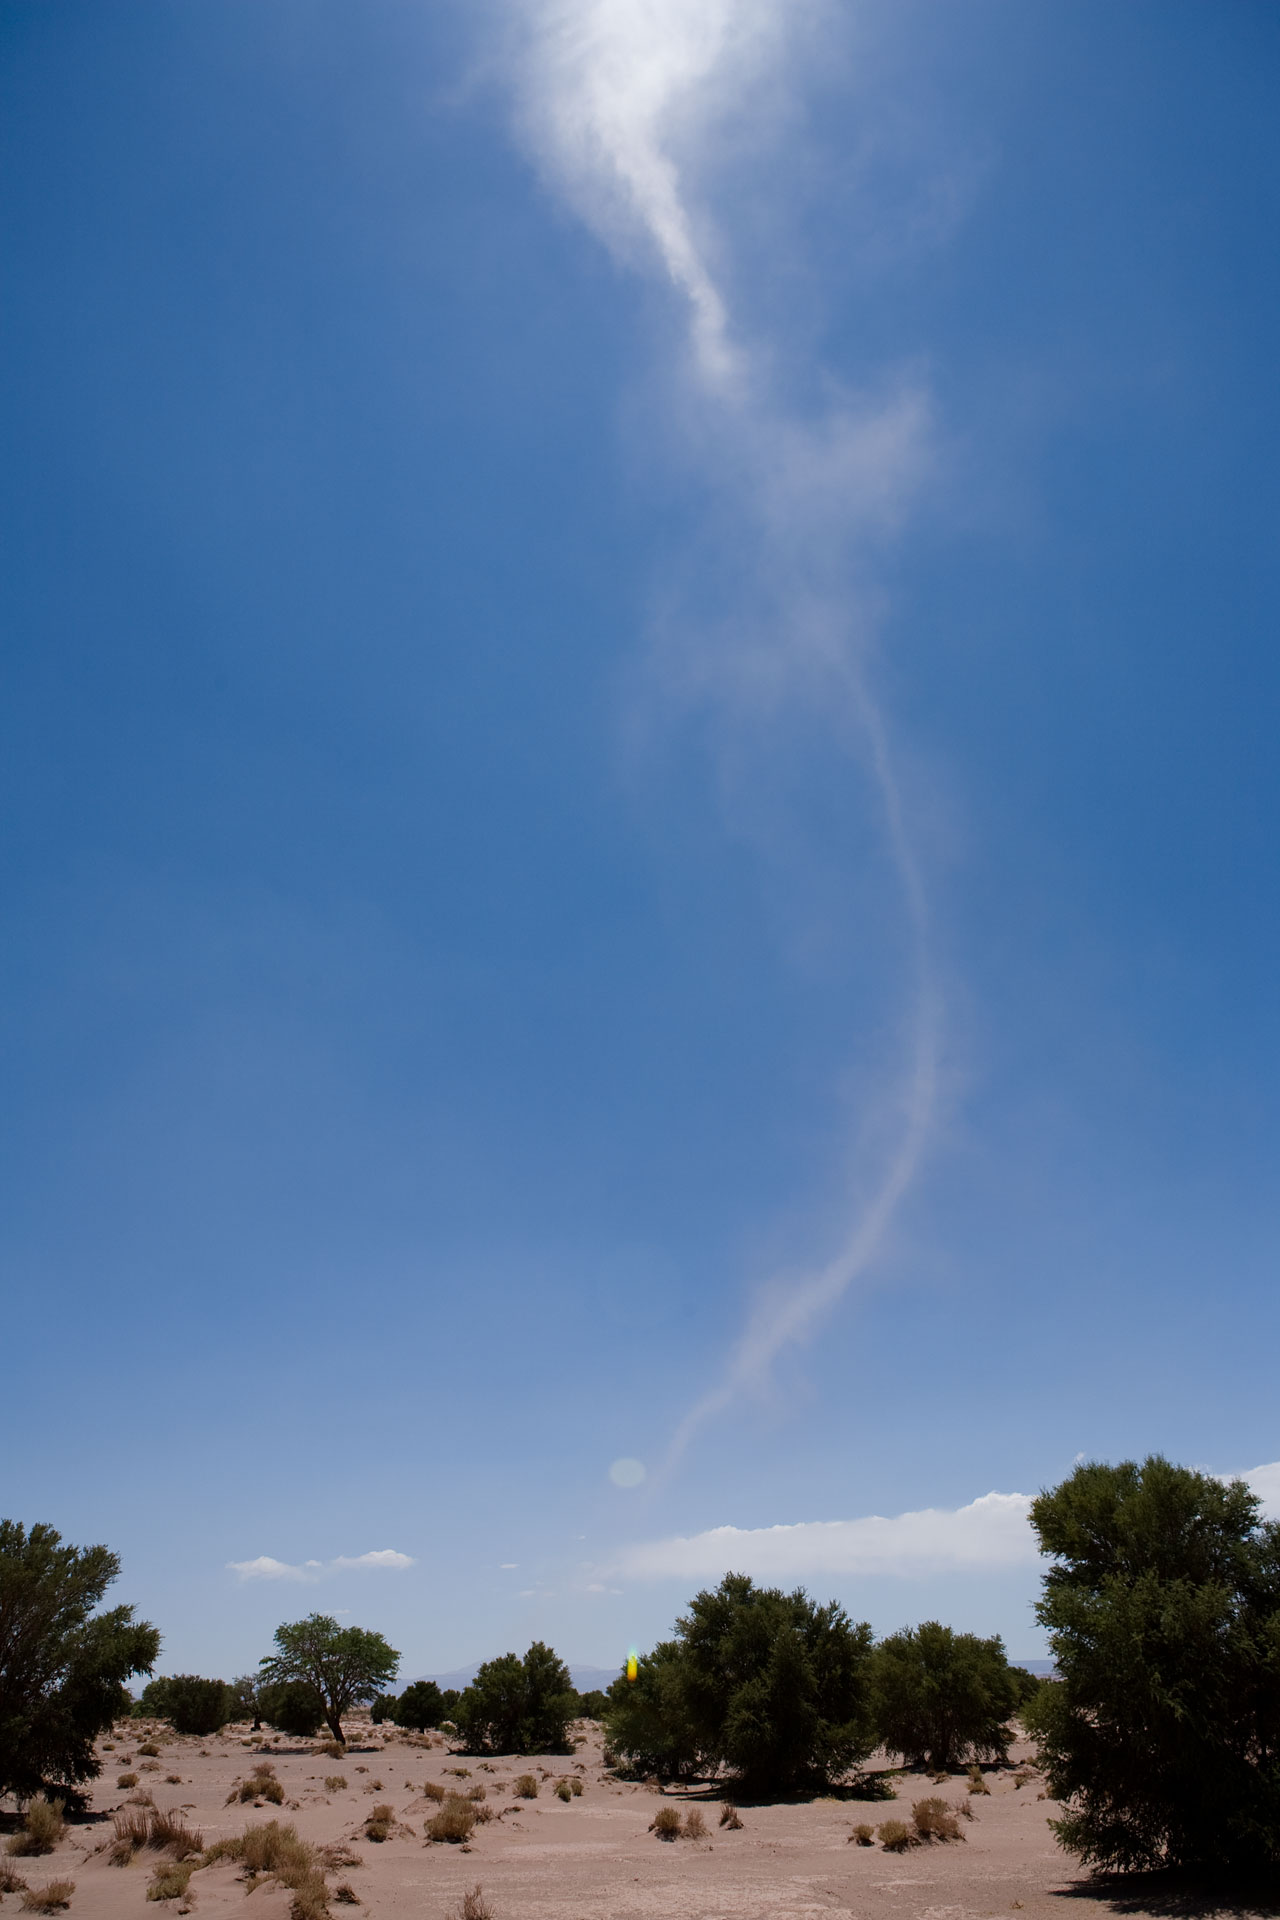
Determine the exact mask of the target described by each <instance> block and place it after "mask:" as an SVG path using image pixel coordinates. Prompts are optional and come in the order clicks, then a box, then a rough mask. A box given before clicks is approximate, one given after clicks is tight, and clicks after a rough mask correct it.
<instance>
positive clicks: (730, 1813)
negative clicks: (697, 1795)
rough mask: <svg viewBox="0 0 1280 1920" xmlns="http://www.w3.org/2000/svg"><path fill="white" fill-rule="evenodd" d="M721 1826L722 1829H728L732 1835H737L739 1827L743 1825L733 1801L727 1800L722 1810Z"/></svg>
mask: <svg viewBox="0 0 1280 1920" xmlns="http://www.w3.org/2000/svg"><path fill="white" fill-rule="evenodd" d="M719 1824H720V1825H721V1826H722V1827H727V1828H728V1829H729V1831H730V1833H736V1832H737V1831H738V1829H739V1827H740V1826H741V1825H742V1820H741V1817H740V1816H739V1813H738V1809H737V1808H736V1807H735V1806H734V1804H733V1802H732V1800H726V1801H725V1802H724V1804H723V1806H722V1807H721V1808H720V1822H719Z"/></svg>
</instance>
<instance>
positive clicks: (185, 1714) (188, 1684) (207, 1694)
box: [138, 1673, 236, 1737]
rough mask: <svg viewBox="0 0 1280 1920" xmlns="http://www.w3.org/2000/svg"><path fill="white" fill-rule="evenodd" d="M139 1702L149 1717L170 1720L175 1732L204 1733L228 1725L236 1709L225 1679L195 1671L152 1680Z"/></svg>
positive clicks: (212, 1731) (144, 1689) (143, 1690)
mask: <svg viewBox="0 0 1280 1920" xmlns="http://www.w3.org/2000/svg"><path fill="white" fill-rule="evenodd" d="M138 1705H139V1707H140V1708H141V1709H142V1712H143V1714H144V1715H146V1716H147V1717H148V1718H149V1719H155V1720H167V1721H168V1722H169V1724H170V1726H171V1727H173V1729H174V1731H175V1732H176V1733H190V1734H195V1735H198V1736H201V1737H203V1736H204V1735H205V1734H209V1733H217V1732H218V1730H219V1728H221V1727H225V1726H226V1724H227V1722H228V1720H231V1719H234V1717H235V1710H236V1703H235V1700H234V1698H233V1697H232V1693H231V1689H230V1687H228V1686H227V1684H226V1682H225V1681H223V1680H202V1679H201V1678H200V1676H199V1675H198V1674H195V1673H176V1674H173V1675H172V1676H170V1677H167V1678H166V1677H165V1676H161V1678H159V1679H158V1680H149V1681H148V1682H147V1684H146V1686H145V1687H144V1688H143V1689H142V1698H141V1699H140V1700H139V1702H138Z"/></svg>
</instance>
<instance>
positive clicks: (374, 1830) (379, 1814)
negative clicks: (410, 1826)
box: [364, 1805, 396, 1842]
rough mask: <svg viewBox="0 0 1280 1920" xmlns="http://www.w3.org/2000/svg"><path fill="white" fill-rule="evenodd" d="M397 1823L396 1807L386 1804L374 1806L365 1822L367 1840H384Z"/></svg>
mask: <svg viewBox="0 0 1280 1920" xmlns="http://www.w3.org/2000/svg"><path fill="white" fill-rule="evenodd" d="M395 1823H396V1815H395V1808H394V1807H388V1806H386V1805H382V1806H377V1807H373V1808H372V1809H371V1810H370V1813H369V1815H368V1818H367V1819H366V1820H365V1823H364V1837H365V1839H366V1840H376V1841H379V1842H381V1841H383V1840H386V1839H388V1838H389V1837H390V1834H391V1831H392V1829H393V1828H394V1826H395Z"/></svg>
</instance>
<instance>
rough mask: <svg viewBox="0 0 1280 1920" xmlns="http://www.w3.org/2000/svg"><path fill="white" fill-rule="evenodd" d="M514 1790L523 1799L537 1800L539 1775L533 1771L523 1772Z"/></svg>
mask: <svg viewBox="0 0 1280 1920" xmlns="http://www.w3.org/2000/svg"><path fill="white" fill-rule="evenodd" d="M512 1791H513V1792H514V1793H515V1794H516V1795H517V1796H518V1798H519V1799H521V1800H536V1799H537V1797H538V1780H537V1775H536V1774H532V1773H522V1774H521V1775H520V1777H519V1779H518V1780H517V1781H516V1783H515V1786H514V1788H513V1789H512Z"/></svg>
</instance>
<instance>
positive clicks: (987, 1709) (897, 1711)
mask: <svg viewBox="0 0 1280 1920" xmlns="http://www.w3.org/2000/svg"><path fill="white" fill-rule="evenodd" d="M873 1673H874V1679H875V1716H876V1732H877V1734H878V1736H879V1739H880V1742H881V1744H882V1745H883V1746H885V1747H887V1748H888V1749H889V1751H890V1752H891V1753H900V1754H901V1755H902V1757H903V1759H904V1760H905V1761H906V1762H907V1764H908V1765H909V1766H923V1765H928V1766H930V1767H934V1768H937V1769H939V1770H942V1769H946V1770H947V1771H950V1770H951V1769H952V1768H954V1767H957V1766H959V1765H960V1763H961V1761H963V1760H967V1759H969V1758H971V1757H972V1758H974V1759H979V1760H1003V1759H1004V1758H1005V1757H1006V1755H1007V1754H1008V1751H1009V1742H1010V1739H1011V1738H1012V1735H1011V1734H1010V1731H1009V1727H1008V1721H1009V1720H1010V1719H1011V1718H1012V1716H1013V1714H1014V1712H1015V1711H1016V1709H1017V1706H1018V1700H1019V1687H1018V1684H1017V1682H1016V1681H1015V1679H1014V1677H1013V1670H1012V1668H1011V1667H1010V1665H1009V1662H1008V1660H1007V1659H1006V1658H1005V1651H1004V1642H1003V1641H1002V1640H1001V1639H1000V1638H999V1636H998V1635H993V1636H992V1638H991V1639H989V1640H982V1639H980V1638H979V1637H978V1635H977V1634H976V1633H956V1632H954V1631H953V1630H952V1628H950V1627H944V1626H940V1625H939V1624H938V1622H937V1621H936V1620H926V1621H925V1622H924V1624H923V1626H919V1627H910V1628H906V1629H904V1631H903V1632H902V1633H894V1634H890V1635H889V1637H888V1639H887V1640H882V1641H881V1642H880V1645H879V1646H878V1647H877V1648H876V1651H875V1659H874V1663H873Z"/></svg>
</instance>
